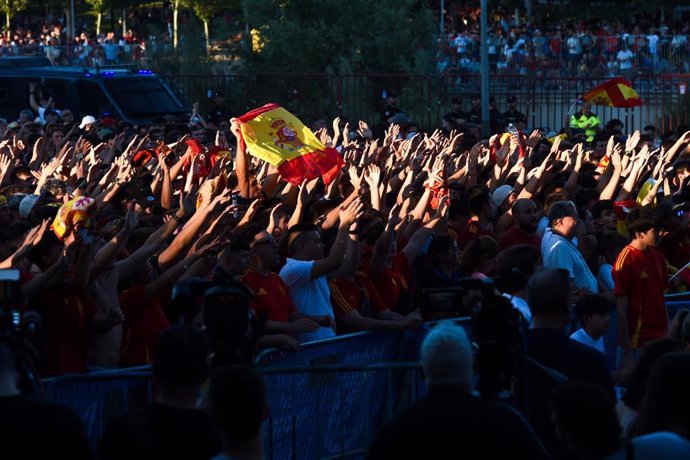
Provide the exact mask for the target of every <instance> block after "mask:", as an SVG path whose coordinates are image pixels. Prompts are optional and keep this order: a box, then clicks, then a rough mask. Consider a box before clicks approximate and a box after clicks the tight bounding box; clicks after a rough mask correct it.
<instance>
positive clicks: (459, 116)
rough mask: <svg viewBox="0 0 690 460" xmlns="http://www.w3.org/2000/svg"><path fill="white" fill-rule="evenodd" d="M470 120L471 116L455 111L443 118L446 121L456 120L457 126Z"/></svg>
mask: <svg viewBox="0 0 690 460" xmlns="http://www.w3.org/2000/svg"><path fill="white" fill-rule="evenodd" d="M468 118H469V114H468V113H467V112H463V111H459V112H455V111H453V112H448V113H447V114H445V115H444V116H443V119H444V120H447V119H452V120H454V121H455V123H457V124H463V123H467V121H468Z"/></svg>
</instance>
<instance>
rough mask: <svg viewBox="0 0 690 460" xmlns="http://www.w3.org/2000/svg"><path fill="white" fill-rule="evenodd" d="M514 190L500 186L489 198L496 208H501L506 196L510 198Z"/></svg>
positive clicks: (508, 186) (507, 186) (506, 186)
mask: <svg viewBox="0 0 690 460" xmlns="http://www.w3.org/2000/svg"><path fill="white" fill-rule="evenodd" d="M514 190H515V189H514V188H513V187H511V186H510V185H501V186H500V187H498V188H497V189H496V190H494V193H493V195H492V196H491V197H492V198H493V200H494V204H495V205H496V207H499V206H501V205H502V204H503V202H504V201H505V200H506V198H508V196H510V194H511V193H513V191H514Z"/></svg>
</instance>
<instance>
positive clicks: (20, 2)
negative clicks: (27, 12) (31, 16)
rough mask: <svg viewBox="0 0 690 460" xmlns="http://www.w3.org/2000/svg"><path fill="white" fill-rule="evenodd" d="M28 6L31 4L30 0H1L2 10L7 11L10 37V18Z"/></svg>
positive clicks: (0, 7)
mask: <svg viewBox="0 0 690 460" xmlns="http://www.w3.org/2000/svg"><path fill="white" fill-rule="evenodd" d="M27 6H29V0H0V11H1V12H3V13H5V19H6V23H5V25H6V26H7V38H8V39H10V38H11V37H12V34H11V33H10V19H11V17H12V15H13V14H15V13H18V12H20V11H22V10H24V9H26V7H27Z"/></svg>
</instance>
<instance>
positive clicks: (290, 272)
mask: <svg viewBox="0 0 690 460" xmlns="http://www.w3.org/2000/svg"><path fill="white" fill-rule="evenodd" d="M313 267H314V261H313V260H310V261H303V260H291V261H290V262H288V263H287V264H286V265H285V266H284V267H283V269H282V270H281V271H280V277H281V278H282V280H283V281H284V282H285V284H286V285H287V286H288V288H290V287H292V286H304V285H305V284H307V283H309V281H311V271H312V268H313Z"/></svg>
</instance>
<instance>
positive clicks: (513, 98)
mask: <svg viewBox="0 0 690 460" xmlns="http://www.w3.org/2000/svg"><path fill="white" fill-rule="evenodd" d="M511 102H517V98H516V97H515V96H508V103H511Z"/></svg>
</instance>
